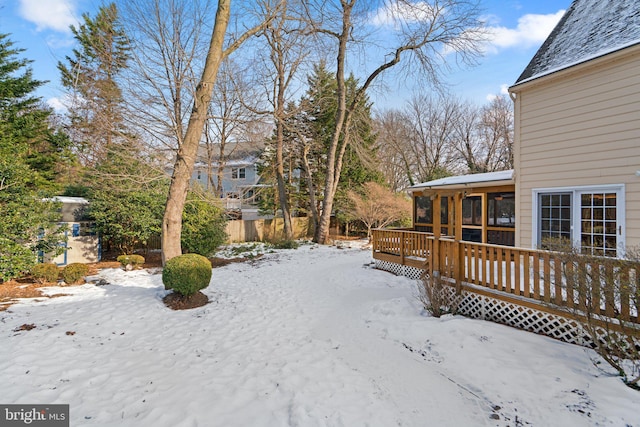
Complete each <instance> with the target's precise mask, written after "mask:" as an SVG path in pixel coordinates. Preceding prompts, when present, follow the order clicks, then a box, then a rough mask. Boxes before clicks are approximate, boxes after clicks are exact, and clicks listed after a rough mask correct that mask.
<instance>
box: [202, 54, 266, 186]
mask: <svg viewBox="0 0 640 427" xmlns="http://www.w3.org/2000/svg"><path fill="white" fill-rule="evenodd" d="M244 71H245V70H242V69H241V68H240V66H239V65H238V64H237V63H235V62H233V61H231V60H230V58H226V59H225V61H223V63H222V66H221V69H220V71H219V76H218V79H217V80H216V85H215V89H214V91H213V93H212V99H211V104H210V105H209V118H208V120H207V122H206V124H205V132H204V137H205V138H204V148H205V151H206V166H207V187H208V188H211V189H213V190H214V193H216V194H217V195H218V196H221V195H222V194H223V188H222V181H223V174H224V169H225V167H226V164H227V162H228V159H229V158H230V157H232V156H233V155H234V154H237V153H236V151H246V150H242V149H241V147H245V146H246V147H250V146H256V148H257V147H258V146H261V145H262V143H261V142H258V141H255V140H254V138H253V137H251V136H250V135H252V132H251V130H250V129H254V128H255V126H254V124H255V122H256V121H258V115H257V114H256V113H255V110H256V107H255V104H256V103H258V102H259V96H257V94H256V93H255V92H256V91H255V90H253V89H252V88H251V83H250V82H249V80H248V79H247V78H246V77H245V75H246V73H245V72H244ZM248 102H251V103H252V104H254V105H252V106H249V105H247V103H248ZM229 142H234V144H232V145H228V143H229ZM229 147H231V148H229ZM214 174H215V179H214Z"/></svg>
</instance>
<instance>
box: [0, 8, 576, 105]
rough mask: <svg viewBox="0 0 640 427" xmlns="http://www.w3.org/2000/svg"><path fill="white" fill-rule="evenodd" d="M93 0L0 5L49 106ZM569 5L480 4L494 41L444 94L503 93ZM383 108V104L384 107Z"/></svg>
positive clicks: (2, 25)
mask: <svg viewBox="0 0 640 427" xmlns="http://www.w3.org/2000/svg"><path fill="white" fill-rule="evenodd" d="M99 4H100V1H99V0H0V32H1V33H9V34H10V38H11V39H12V40H13V41H14V42H15V44H16V45H17V47H20V48H24V49H26V52H24V53H23V57H25V58H28V59H31V60H33V61H34V62H33V64H32V68H33V71H34V75H35V78H37V79H40V80H49V83H47V84H46V85H45V86H44V87H43V88H41V89H40V90H39V92H38V94H39V95H40V96H42V97H43V99H45V100H46V101H48V102H50V103H51V105H56V100H57V99H59V98H60V97H61V96H62V95H63V91H62V89H61V86H60V84H59V75H58V71H57V68H56V64H57V62H58V61H61V60H64V58H65V56H66V55H69V54H70V51H71V49H72V48H73V38H72V35H71V32H70V31H69V25H71V24H77V23H78V21H79V19H80V17H81V15H82V13H85V12H88V13H89V14H90V15H91V16H94V14H95V11H96V10H97V8H98V6H99ZM570 4H571V0H505V1H498V0H484V1H482V7H483V9H484V16H485V18H486V19H487V22H488V23H489V26H490V27H491V28H492V31H493V33H494V37H493V39H492V41H491V42H490V43H488V44H487V46H486V47H485V48H486V49H485V50H486V53H485V55H484V56H483V57H482V58H480V59H479V65H477V66H475V67H473V68H468V67H467V68H464V69H462V70H456V71H455V72H453V73H451V74H450V75H448V76H447V79H446V81H447V82H448V83H449V84H450V90H451V92H453V93H454V94H455V95H457V96H458V97H460V98H462V99H466V100H470V101H473V102H476V103H479V104H482V103H484V102H486V101H487V99H489V98H490V97H491V96H492V95H495V94H499V93H501V92H502V93H504V91H505V90H506V87H508V86H510V85H511V84H513V83H514V82H515V81H516V79H517V78H518V76H519V75H520V73H521V72H522V71H523V70H524V68H525V67H526V65H527V64H528V62H529V61H530V59H531V58H532V56H533V55H534V53H535V51H536V50H537V49H538V47H539V46H540V45H541V44H542V42H543V41H544V39H545V38H546V36H547V35H548V34H549V32H550V31H551V30H552V29H553V26H554V25H555V23H556V22H557V21H558V20H559V19H560V16H561V14H562V12H563V11H564V10H565V9H566V8H568V7H569V5H570ZM387 86H388V87H389V89H390V90H391V91H392V92H393V93H394V95H393V96H388V95H387V96H374V97H373V99H374V100H375V102H376V107H378V108H384V107H385V106H389V107H396V106H398V105H397V102H398V100H399V99H402V98H403V97H402V95H400V96H396V95H397V94H399V93H404V92H406V90H405V89H402V88H393V87H391V85H389V84H387ZM384 104H386V105H384Z"/></svg>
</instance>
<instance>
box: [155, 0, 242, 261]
mask: <svg viewBox="0 0 640 427" xmlns="http://www.w3.org/2000/svg"><path fill="white" fill-rule="evenodd" d="M230 6H231V0H220V1H219V2H218V10H217V11H216V20H215V24H214V27H213V33H212V34H211V41H210V43H209V51H208V53H207V58H206V62H205V66H204V70H203V72H202V77H201V78H200V82H199V83H198V86H197V87H196V93H195V97H194V101H193V109H192V110H191V116H190V117H189V124H188V126H187V131H186V134H185V137H184V142H183V143H182V145H181V146H180V148H179V149H178V153H177V157H176V163H175V166H174V169H173V176H172V177H171V185H170V186H169V194H168V196H167V204H166V206H165V211H164V218H163V220H162V264H163V265H164V264H165V263H166V262H167V261H168V260H170V259H171V258H173V257H176V256H178V255H181V254H182V247H181V244H180V237H181V234H182V212H183V210H184V205H185V202H186V199H187V191H188V190H189V182H190V180H191V174H192V173H193V167H194V164H195V158H196V154H197V151H198V146H199V144H200V138H201V137H202V130H203V129H204V124H205V121H206V119H207V109H208V106H209V102H210V101H211V94H212V91H213V86H214V83H215V81H216V77H217V75H218V69H219V67H220V63H221V61H222V58H223V51H222V48H223V43H224V35H225V33H226V31H227V25H228V23H229V16H230V9H231V7H230Z"/></svg>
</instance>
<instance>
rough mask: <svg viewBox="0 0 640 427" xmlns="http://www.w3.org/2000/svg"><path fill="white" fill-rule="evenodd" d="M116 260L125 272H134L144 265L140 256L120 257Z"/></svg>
mask: <svg viewBox="0 0 640 427" xmlns="http://www.w3.org/2000/svg"><path fill="white" fill-rule="evenodd" d="M116 259H117V260H118V262H119V263H120V264H121V265H122V267H123V268H124V269H126V270H135V269H137V268H139V267H140V266H142V264H144V257H143V256H142V255H135V254H134V255H120V256H119V257H118V258H116Z"/></svg>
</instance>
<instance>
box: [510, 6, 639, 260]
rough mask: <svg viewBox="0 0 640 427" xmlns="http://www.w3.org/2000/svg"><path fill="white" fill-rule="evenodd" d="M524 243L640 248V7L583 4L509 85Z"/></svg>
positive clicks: (618, 251) (519, 238) (519, 242)
mask: <svg viewBox="0 0 640 427" xmlns="http://www.w3.org/2000/svg"><path fill="white" fill-rule="evenodd" d="M509 92H510V93H511V96H512V98H513V99H514V102H515V117H516V121H515V150H514V151H515V158H514V165H515V170H516V195H517V199H516V209H517V211H518V213H519V215H518V219H517V221H516V246H522V247H536V246H538V245H540V244H541V243H542V239H544V238H545V237H567V238H570V239H571V240H572V241H573V242H574V243H575V244H577V245H579V246H580V247H581V248H582V249H583V250H585V251H587V252H591V253H595V254H604V255H607V256H620V255H622V249H623V248H624V247H630V246H638V245H640V4H639V3H638V1H637V0H626V1H624V0H616V1H611V0H608V1H607V0H576V1H574V2H573V4H572V5H571V7H570V8H569V9H568V10H567V12H566V13H565V15H564V16H563V18H562V19H561V21H560V22H559V23H558V25H557V26H556V28H555V29H554V30H553V32H552V33H551V35H550V36H549V38H548V39H547V40H546V41H545V43H544V44H543V45H542V47H541V48H540V49H539V50H538V52H537V53H536V54H535V56H534V57H533V59H532V60H531V62H530V63H529V65H528V66H527V68H526V69H525V70H524V72H523V73H522V75H521V76H520V77H519V78H518V80H517V81H516V83H515V85H514V86H512V87H511V88H510V89H509Z"/></svg>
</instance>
